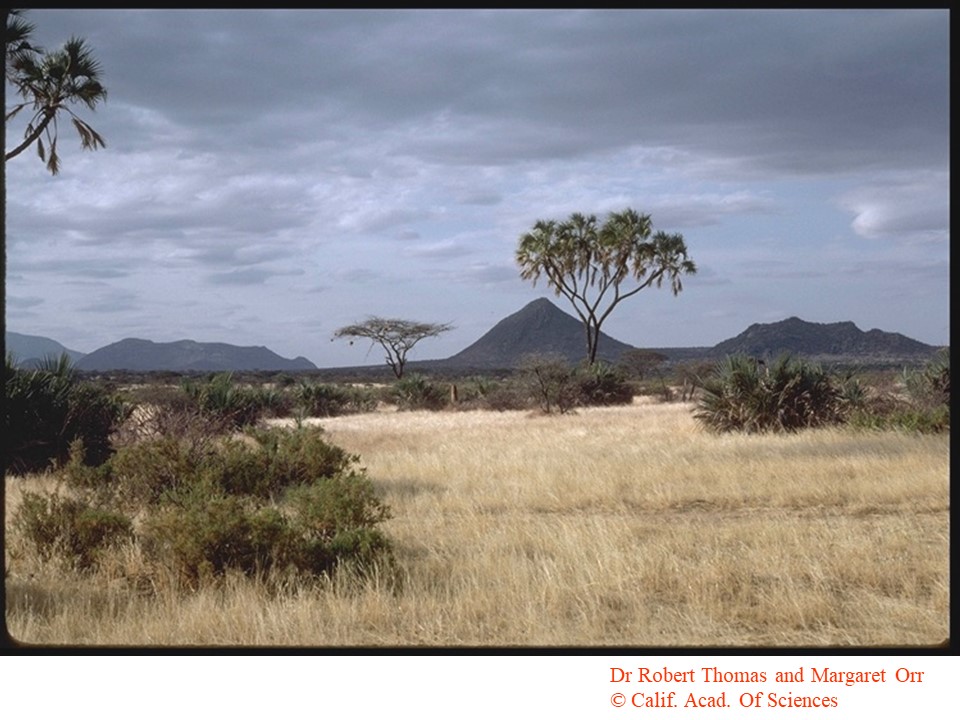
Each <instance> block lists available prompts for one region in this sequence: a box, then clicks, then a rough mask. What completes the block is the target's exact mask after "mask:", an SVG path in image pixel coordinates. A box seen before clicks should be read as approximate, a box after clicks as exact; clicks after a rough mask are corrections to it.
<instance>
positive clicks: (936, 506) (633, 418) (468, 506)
mask: <svg viewBox="0 0 960 720" xmlns="http://www.w3.org/2000/svg"><path fill="white" fill-rule="evenodd" d="M322 424H323V426H324V427H325V428H326V429H327V431H328V433H329V437H330V439H331V440H332V441H333V442H334V443H336V444H338V445H341V446H343V447H344V448H346V449H347V450H349V451H351V452H356V453H358V454H359V455H360V456H361V459H362V464H363V465H364V466H365V467H367V469H368V473H369V475H370V477H371V478H372V479H373V480H374V481H375V482H376V484H377V485H378V486H379V487H380V488H381V489H382V491H383V493H384V495H385V497H386V500H387V502H388V503H389V504H390V505H391V507H392V508H393V511H394V518H393V519H391V520H390V521H388V522H387V523H386V525H385V530H386V531H387V532H388V534H389V535H390V536H391V537H392V538H393V539H394V540H395V542H396V544H397V546H398V556H399V564H398V568H397V569H396V570H395V571H392V572H384V573H382V574H379V575H376V576H374V577H373V578H371V579H367V580H362V581H361V580H358V579H357V578H349V577H340V578H338V579H336V580H334V581H332V582H329V583H327V584H326V585H324V586H322V587H305V586H302V587H291V588H290V589H289V590H288V591H287V592H283V593H280V594H279V595H278V594H271V593H268V591H267V590H266V589H264V587H263V586H261V585H258V584H255V583H253V582H250V581H246V580H244V579H242V578H230V579H228V581H227V582H226V583H224V584H223V585H222V586H221V587H217V588H214V587H211V588H207V589H205V590H203V591H201V592H199V593H197V594H195V595H192V596H186V597H184V596H182V595H176V594H174V593H171V592H164V591H162V583H161V584H160V585H159V586H158V587H161V591H160V592H159V593H155V594H153V595H143V594H137V593H134V592H131V591H130V590H129V589H127V588H126V587H124V586H123V585H122V584H121V585H117V582H116V578H117V577H122V576H123V572H124V571H123V567H124V566H130V567H132V566H135V565H136V564H137V553H136V548H127V549H126V550H125V551H124V553H125V554H123V553H118V555H119V557H118V558H117V559H116V562H115V566H116V567H115V568H114V571H113V572H112V573H106V574H103V573H102V574H101V575H103V577H99V578H93V579H79V578H73V577H70V576H65V575H64V574H63V573H62V572H58V571H56V570H54V569H50V568H43V567H40V566H38V565H37V564H36V563H35V562H33V561H31V560H30V558H23V559H21V561H20V562H21V563H23V564H24V566H23V567H22V569H18V566H17V563H14V565H13V567H12V569H11V573H10V576H9V577H8V579H7V600H8V609H7V623H8V628H9V630H10V632H11V633H12V634H13V636H14V637H15V638H18V639H19V640H21V641H24V642H30V643H42V644H48V643H66V644H71V645H85V644H97V645H100V644H111V645H112V644H134V645H151V644H160V645H167V644H200V645H217V644H228V645H307V646H378V647H382V646H391V647H393V646H404V647H406V646H458V647H472V646H484V645H494V646H499V647H504V646H513V645H517V646H535V647H546V646H566V647H573V646H576V647H584V646H631V647H637V646H698V647H701V646H731V645H736V646H780V647H791V646H825V645H855V646H891V645H917V644H919V645H924V644H933V643H939V642H942V641H943V640H944V639H946V638H947V637H948V636H949V630H950V629H949V623H948V620H949V599H950V592H949V438H948V437H946V436H918V435H908V434H900V433H894V432H886V433H856V432H852V431H847V430H818V431H811V432H804V433H799V434H795V435H786V436H762V437H756V436H753V437H751V436H741V435H723V436H716V435H711V434H709V433H706V432H705V431H703V430H702V429H701V428H700V427H699V426H698V425H697V424H696V423H695V421H694V420H693V419H692V417H691V414H690V407H689V406H687V405H680V404H671V405H660V404H642V403H638V404H635V405H633V406H630V407H623V408H609V409H599V408H598V409H590V410H583V411H580V412H579V413H577V414H576V415H566V416H557V417H537V416H530V415H529V414H527V413H520V412H517V413H513V412H505V413H491V412H479V411H478V412H462V413H455V412H440V413H430V412H409V413H383V412H381V413H371V414H368V415H357V416H348V417H341V418H332V419H328V420H324V421H323V423H322ZM29 482H49V479H47V480H43V479H31V480H30V481H29ZM18 488H19V486H18V485H11V483H10V481H8V484H7V493H8V495H7V502H8V520H9V513H10V509H9V508H10V506H11V505H15V504H16V502H17V496H18V492H19V490H18ZM10 561H11V558H10V556H9V553H8V556H7V562H8V565H9V563H10ZM31 574H32V575H33V577H32V578H31V577H29V576H30V575H31Z"/></svg>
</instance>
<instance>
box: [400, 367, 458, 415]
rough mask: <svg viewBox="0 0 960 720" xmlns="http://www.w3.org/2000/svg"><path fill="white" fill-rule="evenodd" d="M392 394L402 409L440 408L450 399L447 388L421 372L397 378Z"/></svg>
mask: <svg viewBox="0 0 960 720" xmlns="http://www.w3.org/2000/svg"><path fill="white" fill-rule="evenodd" d="M391 396H392V398H393V401H394V402H395V403H396V404H397V407H398V408H399V409H400V410H440V409H441V408H444V407H446V406H447V404H448V403H449V401H450V395H449V393H448V391H447V390H445V389H444V388H443V387H442V386H440V385H438V384H436V383H434V382H431V381H430V380H429V379H427V378H426V377H424V376H423V375H419V374H412V375H405V376H404V377H402V378H400V379H399V380H397V381H396V382H395V383H394V384H393V387H392V388H391Z"/></svg>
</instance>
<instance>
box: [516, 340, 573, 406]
mask: <svg viewBox="0 0 960 720" xmlns="http://www.w3.org/2000/svg"><path fill="white" fill-rule="evenodd" d="M519 381H520V383H521V385H522V387H523V388H524V389H525V390H526V392H527V394H528V396H529V397H530V398H532V400H533V403H534V406H535V407H539V408H540V410H541V411H543V412H545V413H548V414H549V413H552V412H559V413H561V414H563V413H566V412H568V411H570V410H572V409H573V408H574V407H576V405H577V403H578V402H579V400H580V387H579V385H578V384H577V381H576V377H575V372H574V370H573V369H572V368H571V367H570V366H569V365H568V364H567V361H566V360H565V359H564V358H562V357H560V356H558V355H549V354H547V355H527V356H526V357H524V358H523V359H522V360H521V361H520V367H519Z"/></svg>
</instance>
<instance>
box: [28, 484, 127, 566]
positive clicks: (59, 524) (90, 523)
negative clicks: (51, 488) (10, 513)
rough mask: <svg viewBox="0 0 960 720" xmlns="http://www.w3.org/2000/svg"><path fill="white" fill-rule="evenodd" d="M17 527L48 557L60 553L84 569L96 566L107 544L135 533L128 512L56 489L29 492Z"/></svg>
mask: <svg viewBox="0 0 960 720" xmlns="http://www.w3.org/2000/svg"><path fill="white" fill-rule="evenodd" d="M13 527H14V529H15V530H17V531H19V532H20V533H22V535H23V537H24V538H25V539H26V540H27V541H28V542H30V543H32V544H33V546H34V547H35V548H36V550H37V552H38V554H39V555H40V557H41V558H42V559H44V560H45V561H48V560H50V559H52V558H54V557H59V558H61V559H62V560H65V561H66V562H67V563H69V564H72V565H73V566H74V567H76V568H77V569H81V570H86V569H89V568H92V567H94V566H95V565H96V564H97V560H98V558H99V555H100V553H101V551H102V550H103V549H104V548H107V547H110V546H111V545H116V544H117V543H119V542H121V541H123V540H127V539H129V538H131V537H132V536H133V532H132V523H131V521H130V519H129V518H128V517H126V516H125V515H123V514H121V513H118V512H114V511H111V510H108V509H104V508H97V507H92V506H90V505H89V504H87V503H86V502H84V501H82V500H78V499H74V498H69V497H61V496H59V495H57V494H55V493H47V494H41V493H34V492H25V493H24V494H23V496H22V499H21V503H20V505H19V507H18V508H17V511H16V513H15V514H14V519H13Z"/></svg>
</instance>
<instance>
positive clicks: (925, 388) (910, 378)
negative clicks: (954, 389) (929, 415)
mask: <svg viewBox="0 0 960 720" xmlns="http://www.w3.org/2000/svg"><path fill="white" fill-rule="evenodd" d="M903 385H904V387H905V388H906V390H907V393H908V394H909V396H910V399H911V400H912V401H913V403H914V405H915V406H917V407H919V408H924V409H931V410H932V409H934V408H940V407H947V408H949V407H950V348H943V349H941V350H940V351H939V352H938V353H937V355H936V356H935V357H934V358H933V359H932V360H930V361H929V362H927V363H926V364H925V365H924V366H923V367H922V368H920V369H919V370H912V371H911V370H906V369H905V370H904V371H903Z"/></svg>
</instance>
